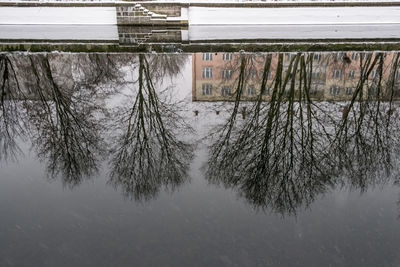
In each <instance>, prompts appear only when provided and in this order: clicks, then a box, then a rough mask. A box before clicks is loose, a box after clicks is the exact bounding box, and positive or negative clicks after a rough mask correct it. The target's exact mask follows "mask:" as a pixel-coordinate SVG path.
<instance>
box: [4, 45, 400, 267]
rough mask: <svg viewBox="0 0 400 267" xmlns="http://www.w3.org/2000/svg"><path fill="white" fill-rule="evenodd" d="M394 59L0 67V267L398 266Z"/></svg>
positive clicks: (269, 57) (71, 60)
mask: <svg viewBox="0 0 400 267" xmlns="http://www.w3.org/2000/svg"><path fill="white" fill-rule="evenodd" d="M399 55H400V54H399V53H398V52H396V51H385V52H373V53H372V52H371V53H366V52H340V53H292V54H283V53H282V54H280V53H270V54H247V53H241V54H239V53H234V54H229V53H203V54H202V53H197V54H63V53H51V54H44V53H43V54H29V53H24V54H0V90H1V95H0V96H1V99H0V166H1V168H0V214H1V220H0V266H400V249H399V247H400V220H399V216H400V205H399V203H400V202H399V201H400V195H399V190H400V188H399V186H398V183H399V164H398V162H399V158H400V151H399V148H400V128H399V126H400V125H399V107H398V106H399V97H400V68H399V63H400V56H399Z"/></svg>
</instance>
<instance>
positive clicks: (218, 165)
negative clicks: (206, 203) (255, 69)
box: [207, 53, 400, 214]
mask: <svg viewBox="0 0 400 267" xmlns="http://www.w3.org/2000/svg"><path fill="white" fill-rule="evenodd" d="M246 56H247V55H243V56H242V61H241V64H242V65H241V67H240V73H239V79H238V81H237V82H236V90H235V92H234V98H235V104H234V108H233V111H232V114H231V116H230V117H229V119H228V120H227V122H226V123H225V124H224V125H223V126H222V127H220V128H219V129H218V131H217V132H216V136H217V139H216V141H215V142H214V143H213V144H212V145H211V147H210V157H209V161H208V170H207V178H208V179H209V181H211V182H213V183H219V184H223V185H224V186H226V187H231V188H235V189H236V190H237V191H238V192H239V193H240V194H241V195H243V196H244V197H245V198H246V199H247V200H248V201H249V202H250V203H251V204H252V205H254V206H255V207H257V208H262V209H271V210H273V211H275V212H278V213H281V214H285V213H294V212H296V210H297V209H299V208H300V207H307V206H308V205H309V204H310V203H311V202H312V201H313V200H314V199H315V198H316V197H317V196H318V195H319V194H321V193H323V192H325V191H327V190H329V189H330V188H332V187H333V186H334V185H343V186H348V185H350V186H353V187H356V188H360V189H361V190H365V189H366V188H367V187H368V186H369V185H373V184H376V183H379V182H385V181H378V180H377V178H378V177H381V176H379V175H378V172H379V171H380V170H385V171H386V174H388V173H389V171H390V170H392V169H393V167H394V166H396V163H397V162H398V159H397V158H396V156H397V155H398V151H396V149H397V146H398V142H399V141H398V140H400V139H399V136H398V131H397V130H396V128H397V125H396V123H394V122H395V121H396V120H395V118H394V117H395V116H396V115H395V114H392V110H393V106H392V101H391V100H392V99H387V96H390V95H393V87H390V86H389V85H390V79H389V82H388V83H385V84H384V85H383V82H382V78H379V77H383V75H382V67H383V54H379V53H378V54H376V55H375V56H374V57H373V56H372V55H369V57H367V58H366V59H364V57H363V58H360V70H361V75H360V79H359V81H358V84H357V86H356V89H355V91H354V94H353V97H352V99H351V101H350V102H349V104H348V105H347V106H346V107H345V108H344V110H343V113H338V112H337V109H338V107H339V106H340V105H341V103H339V104H334V103H327V102H319V103H315V101H313V100H312V96H311V92H312V89H313V88H312V86H313V81H312V80H313V75H312V73H313V61H314V56H313V54H303V53H298V54H296V55H294V56H293V57H292V58H291V59H290V61H289V64H288V65H287V68H284V58H283V57H284V55H283V54H279V56H278V59H277V64H276V72H275V77H271V79H272V81H270V80H269V78H268V73H269V71H270V68H271V61H272V59H273V58H272V55H267V56H266V58H265V61H264V62H265V63H264V69H263V74H262V81H261V84H260V90H259V94H258V96H257V100H256V101H255V104H254V105H253V106H252V107H251V108H250V109H249V114H250V116H249V117H248V118H247V119H245V120H238V118H237V115H238V112H237V111H238V109H239V105H240V100H241V99H242V92H243V88H244V86H243V84H244V83H242V82H241V81H240V77H242V76H243V77H244V76H246V73H245V72H246V69H247V67H245V66H244V65H245V64H246V62H247V61H246V59H245V58H246ZM343 60H346V59H345V57H343ZM396 60H398V55H397V56H396V59H395V60H394V62H393V64H395V63H396ZM396 64H397V63H396ZM372 70H376V71H377V73H378V75H375V78H374V79H373V80H371V79H369V77H370V74H371V72H372ZM267 84H271V85H272V87H271V89H272V93H271V96H270V99H269V101H268V102H265V98H264V92H265V91H266V90H267ZM372 86H374V88H376V90H375V91H374V92H375V94H374V95H372V94H371V90H369V89H370V88H371V87H372ZM363 94H367V96H365V95H363ZM383 100H385V101H383ZM389 114H391V115H389ZM214 136H215V135H214ZM385 177H387V176H385Z"/></svg>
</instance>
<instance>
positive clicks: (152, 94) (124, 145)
mask: <svg viewBox="0 0 400 267" xmlns="http://www.w3.org/2000/svg"><path fill="white" fill-rule="evenodd" d="M152 62H154V61H152ZM153 73H154V70H152V68H151V66H150V64H149V62H148V60H147V58H146V57H145V55H139V69H138V84H137V88H134V94H135V98H134V100H133V101H132V104H131V106H130V107H129V109H128V110H127V111H126V112H124V113H123V114H121V120H120V121H119V122H118V125H117V128H118V130H120V131H121V135H120V136H119V137H118V140H117V142H116V145H115V147H114V150H113V156H112V160H111V166H112V172H111V179H110V183H111V184H112V185H114V186H116V187H121V188H122V190H123V192H124V193H125V194H126V195H127V196H129V197H131V198H134V199H136V200H147V199H150V198H152V197H154V196H155V195H156V194H157V193H158V191H159V190H160V188H161V187H165V188H170V189H174V188H175V187H176V186H177V185H180V184H182V183H183V182H184V181H185V179H186V178H187V168H188V165H189V163H190V159H191V158H192V147H191V146H190V145H189V144H187V143H185V142H183V141H180V140H179V139H178V138H177V136H176V135H177V130H180V131H182V130H184V129H185V128H187V127H185V125H183V122H182V120H181V118H180V117H179V115H178V114H177V113H176V112H175V111H174V110H173V109H172V107H171V106H170V105H168V104H167V103H164V102H163V101H161V100H160V99H159V96H158V93H157V92H156V89H155V86H154V83H153V76H152V74H153ZM181 133H182V132H181Z"/></svg>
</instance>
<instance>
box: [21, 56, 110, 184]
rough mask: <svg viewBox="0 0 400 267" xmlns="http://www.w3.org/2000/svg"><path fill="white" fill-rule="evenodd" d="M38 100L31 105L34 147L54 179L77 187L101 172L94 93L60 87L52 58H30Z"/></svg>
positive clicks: (99, 140) (96, 107) (98, 129)
mask: <svg viewBox="0 0 400 267" xmlns="http://www.w3.org/2000/svg"><path fill="white" fill-rule="evenodd" d="M29 62H30V70H31V71H32V74H33V77H34V78H35V80H34V81H35V84H34V86H33V91H34V94H35V96H36V100H37V101H32V102H30V103H29V104H28V107H27V108H28V109H29V112H28V114H29V116H30V121H31V123H32V125H33V128H34V130H35V131H34V136H33V138H32V139H33V144H34V146H35V147H36V148H37V150H38V155H39V157H40V158H41V159H43V160H45V161H46V162H47V164H48V165H47V169H48V173H49V175H50V177H53V178H55V177H57V176H58V175H61V177H62V181H63V183H64V184H66V185H68V186H70V187H73V186H75V185H77V184H80V183H81V182H82V179H83V178H87V177H89V176H91V175H93V174H94V173H95V172H96V170H97V165H98V158H97V157H98V155H99V154H100V152H101V148H102V142H101V138H100V126H99V125H98V119H97V118H96V111H98V110H99V107H98V106H97V105H98V103H96V101H94V99H93V94H92V92H91V91H90V90H85V89H84V88H80V90H77V91H74V90H73V88H62V87H60V86H59V85H58V84H57V83H56V81H55V79H54V76H53V71H52V68H51V65H50V62H49V58H48V55H30V56H29Z"/></svg>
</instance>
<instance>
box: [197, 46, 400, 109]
mask: <svg viewBox="0 0 400 267" xmlns="http://www.w3.org/2000/svg"><path fill="white" fill-rule="evenodd" d="M303 54H304V53H303ZM296 55H298V54H296V53H284V54H281V53H272V54H271V56H272V59H271V65H270V70H269V72H268V79H267V87H266V90H265V92H264V93H263V99H264V100H267V101H268V100H270V99H271V96H272V91H273V90H272V89H273V88H274V87H275V85H276V77H277V68H278V65H279V64H282V70H281V71H282V73H281V74H279V75H283V76H285V75H286V74H288V73H289V75H287V78H288V79H289V80H291V79H292V76H294V80H295V86H296V87H297V85H298V84H299V81H300V73H301V72H302V71H303V72H304V71H307V73H303V76H309V77H308V80H309V81H310V86H309V94H310V97H311V99H313V100H316V101H324V100H325V101H346V100H351V99H352V96H353V94H354V92H355V90H356V88H357V86H358V84H359V81H360V79H361V78H362V77H361V76H362V69H361V68H362V65H363V64H364V65H365V64H366V63H368V62H370V64H371V65H373V67H372V68H371V70H369V71H368V76H367V79H366V82H365V83H364V84H363V87H362V90H363V99H367V98H371V97H372V98H374V97H375V98H376V97H377V95H376V94H377V87H378V83H385V84H384V86H383V88H384V89H386V83H389V82H390V81H393V82H394V86H392V87H391V89H393V95H392V94H391V92H390V93H389V92H387V91H386V94H385V91H383V92H380V97H381V98H382V97H383V98H386V99H388V98H389V97H394V98H395V99H398V98H399V97H400V70H399V69H398V68H397V65H396V64H395V62H396V60H395V58H394V57H395V53H394V52H385V53H378V52H374V53H372V52H371V53H370V52H335V53H327V52H324V53H309V54H306V55H305V56H306V57H307V61H308V62H309V63H311V67H310V68H308V69H307V70H305V69H303V70H302V69H301V65H297V67H296V69H295V70H294V69H293V68H294V64H295V59H296ZM242 56H246V57H247V62H246V67H245V68H244V69H243V72H244V75H245V86H244V87H243V93H242V96H241V99H242V100H243V101H249V100H254V99H256V96H257V95H258V94H259V93H260V85H261V82H262V78H263V77H262V74H263V68H264V63H265V60H266V54H240V53H194V54H193V56H192V58H193V68H192V99H193V101H232V100H233V99H234V97H233V95H234V91H235V85H236V84H237V80H238V78H239V75H240V69H239V68H240V58H241V57H242ZM289 87H290V83H287V84H286V88H285V89H286V93H287V92H288V91H289ZM296 90H297V91H298V89H296Z"/></svg>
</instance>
